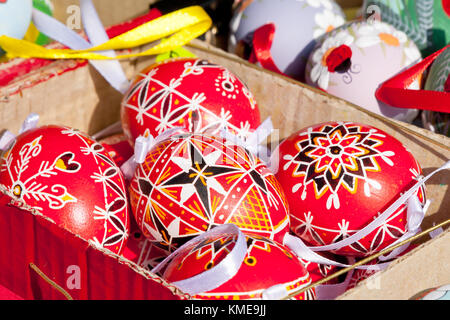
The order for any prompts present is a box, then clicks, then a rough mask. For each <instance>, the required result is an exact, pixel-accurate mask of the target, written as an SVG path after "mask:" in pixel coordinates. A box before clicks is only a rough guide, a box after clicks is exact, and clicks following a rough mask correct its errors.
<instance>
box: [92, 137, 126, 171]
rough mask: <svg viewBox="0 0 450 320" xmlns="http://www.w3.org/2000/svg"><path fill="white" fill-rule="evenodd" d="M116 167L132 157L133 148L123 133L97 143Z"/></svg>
mask: <svg viewBox="0 0 450 320" xmlns="http://www.w3.org/2000/svg"><path fill="white" fill-rule="evenodd" d="M99 143H101V144H102V145H103V147H105V149H106V151H107V152H108V154H109V155H110V157H111V158H112V159H113V160H114V162H115V163H116V164H117V166H118V167H120V166H121V165H122V164H124V163H125V162H126V161H127V160H128V159H130V158H131V157H132V156H133V155H134V150H133V147H132V146H131V145H130V143H129V142H128V139H127V137H126V136H125V134H123V133H119V134H114V135H112V136H109V137H107V138H104V139H102V140H100V141H99Z"/></svg>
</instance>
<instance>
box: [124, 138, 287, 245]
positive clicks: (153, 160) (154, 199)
mask: <svg viewBox="0 0 450 320" xmlns="http://www.w3.org/2000/svg"><path fill="white" fill-rule="evenodd" d="M129 194H130V201H131V206H132V209H133V214H134V216H135V218H136V221H137V223H138V225H139V227H140V229H141V230H142V231H143V233H144V235H146V236H147V237H149V238H150V239H152V240H153V241H155V242H158V243H160V244H161V245H163V246H165V247H168V248H169V250H170V251H172V249H173V248H174V247H175V248H176V247H178V246H179V245H180V244H182V243H184V242H186V241H187V240H188V239H190V238H192V237H194V236H197V235H199V234H201V233H203V232H205V231H207V230H209V229H211V228H212V227H213V226H216V225H221V224H225V223H233V224H235V225H237V226H238V227H240V228H241V229H242V230H244V231H248V232H253V233H254V234H258V235H261V236H265V237H268V238H270V239H275V240H277V241H279V242H281V241H282V237H283V236H284V235H285V234H286V232H288V231H289V215H288V209H287V203H286V199H285V196H284V193H283V191H282V188H281V186H280V184H279V183H278V181H277V180H276V179H275V176H274V175H273V174H272V173H271V172H270V171H269V169H268V168H267V167H266V165H265V164H264V163H262V162H261V160H260V159H259V158H257V157H256V156H254V155H253V154H251V153H249V152H248V151H247V150H245V149H244V148H242V147H240V146H237V145H233V144H230V143H229V142H228V141H225V140H223V139H219V138H215V137H212V136H206V135H199V134H185V135H179V136H173V137H171V138H170V139H168V140H166V141H163V142H161V143H160V144H157V145H156V146H155V147H153V149H152V150H150V152H149V153H148V155H147V157H146V159H145V162H144V163H142V164H140V165H139V166H138V167H137V168H136V171H135V174H134V177H133V179H132V180H131V183H130V188H129Z"/></svg>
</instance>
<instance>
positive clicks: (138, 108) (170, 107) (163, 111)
mask: <svg viewBox="0 0 450 320" xmlns="http://www.w3.org/2000/svg"><path fill="white" fill-rule="evenodd" d="M121 119H122V126H123V129H124V132H125V133H126V135H127V136H128V138H129V139H130V142H131V143H132V144H134V141H135V140H136V138H137V137H139V136H140V135H142V136H145V135H147V134H148V133H149V134H151V135H152V136H157V135H159V134H160V133H162V132H163V131H165V130H167V129H170V128H174V127H183V128H185V129H187V130H188V131H189V132H195V133H208V134H213V135H214V134H217V133H219V131H220V130H221V129H222V128H223V127H226V128H227V129H228V130H229V131H230V132H232V133H233V134H235V135H237V136H239V137H241V138H246V137H247V136H248V135H249V134H250V133H251V132H252V131H253V130H255V129H256V128H257V127H258V126H259V125H260V124H261V120H260V114H259V109H258V106H257V104H256V102H255V99H254V98H253V95H252V93H251V92H250V90H249V89H248V88H247V87H246V85H245V84H244V83H243V82H241V81H240V80H239V79H238V78H237V77H236V76H235V75H233V74H232V73H231V72H230V71H229V70H227V69H226V68H224V67H222V66H219V65H216V64H213V63H211V62H209V61H206V60H201V59H192V58H179V59H169V60H165V61H163V62H159V63H155V64H153V65H151V66H149V67H147V68H146V69H144V70H142V71H141V72H140V73H139V75H138V76H137V77H136V78H135V80H134V82H133V84H132V85H131V86H130V88H129V90H128V92H127V93H126V94H125V96H124V98H123V101H122V106H121Z"/></svg>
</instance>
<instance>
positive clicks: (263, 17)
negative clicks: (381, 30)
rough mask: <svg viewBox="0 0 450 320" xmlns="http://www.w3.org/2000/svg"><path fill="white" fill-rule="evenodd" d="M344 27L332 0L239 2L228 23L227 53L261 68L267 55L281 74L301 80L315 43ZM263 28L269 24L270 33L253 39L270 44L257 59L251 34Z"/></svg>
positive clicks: (256, 51) (343, 21) (256, 48)
mask: <svg viewBox="0 0 450 320" xmlns="http://www.w3.org/2000/svg"><path fill="white" fill-rule="evenodd" d="M344 23H345V15H344V13H343V11H342V10H341V8H340V7H339V5H338V4H337V3H336V2H335V1H333V0H258V1H253V0H246V1H241V2H240V3H239V5H238V7H237V8H236V9H235V12H234V16H233V18H232V20H231V22H230V39H229V45H228V50H229V51H230V52H233V53H237V54H238V55H240V56H241V57H243V58H245V59H250V60H251V59H252V55H253V54H254V55H255V56H256V62H258V63H260V64H261V63H262V64H263V66H264V62H262V60H263V59H265V57H264V55H265V56H267V55H268V54H270V56H271V59H272V60H273V63H274V64H275V65H276V67H277V69H279V70H280V71H281V72H282V73H284V74H285V75H287V76H289V77H292V78H295V79H297V80H303V79H304V72H305V65H306V61H307V59H308V56H309V54H310V52H311V50H312V49H313V48H314V45H315V42H316V39H317V38H319V37H320V36H322V35H323V34H325V33H326V32H328V31H330V30H332V29H334V28H336V27H338V26H341V25H343V24H344ZM267 24H273V26H274V27H275V29H274V32H273V31H270V32H266V31H263V32H262V33H259V32H258V33H259V34H260V35H258V36H257V37H258V41H260V42H261V44H262V45H263V46H267V45H268V44H267V43H269V42H272V43H271V47H270V52H266V51H267V50H264V52H262V56H259V54H258V51H263V50H259V49H258V47H255V46H254V44H255V42H254V40H255V38H254V36H255V31H256V30H258V29H259V30H264V29H262V28H264V26H265V25H267ZM259 37H261V38H259Z"/></svg>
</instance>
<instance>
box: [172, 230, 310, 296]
mask: <svg viewBox="0 0 450 320" xmlns="http://www.w3.org/2000/svg"><path fill="white" fill-rule="evenodd" d="M245 240H246V244H247V252H246V254H245V257H244V261H243V263H242V264H241V266H240V267H239V270H238V272H237V273H236V274H235V275H234V276H233V277H232V278H231V279H230V280H228V281H226V282H225V283H223V284H221V285H220V286H219V287H217V288H215V289H212V290H210V291H207V292H202V293H199V294H195V295H193V298H194V299H200V300H247V299H252V300H254V299H262V297H263V292H264V290H266V289H268V288H270V287H273V286H276V285H281V286H284V287H285V289H286V294H287V295H294V296H293V298H292V299H295V300H314V299H316V293H315V290H314V288H311V289H308V290H306V291H303V292H301V293H298V294H295V292H296V291H301V290H302V289H303V288H305V287H307V286H308V285H310V284H311V283H312V281H311V277H310V276H309V273H308V271H307V270H306V268H305V266H304V265H303V263H302V262H301V261H300V260H299V259H298V258H297V257H296V256H295V255H294V254H293V253H292V252H291V251H290V249H289V248H287V247H285V246H283V245H281V244H279V243H277V242H275V241H272V240H269V239H267V238H264V237H260V236H257V235H251V234H247V233H245ZM235 243H236V236H232V235H226V236H217V237H216V238H215V239H211V240H209V241H203V242H202V243H201V244H199V245H198V244H197V245H196V246H195V247H194V248H193V247H191V246H188V247H187V248H184V249H182V250H181V252H177V254H176V255H175V257H174V258H173V260H172V261H171V262H170V263H169V264H168V265H167V268H166V270H165V271H164V275H163V278H164V279H166V280H167V281H169V282H176V281H180V280H184V279H187V278H190V277H193V276H196V275H198V274H201V273H202V272H204V271H205V270H210V269H211V268H212V267H214V266H215V265H217V264H218V263H220V262H221V261H222V260H223V259H224V258H225V257H226V256H227V255H228V254H230V251H231V250H232V249H233V247H234V245H235ZM204 281H207V279H204ZM286 298H287V296H286Z"/></svg>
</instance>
